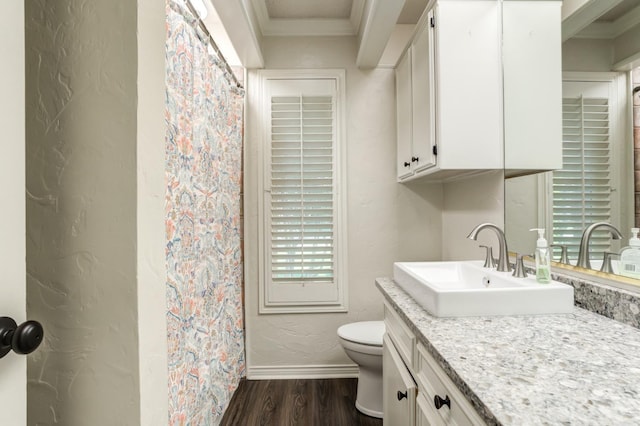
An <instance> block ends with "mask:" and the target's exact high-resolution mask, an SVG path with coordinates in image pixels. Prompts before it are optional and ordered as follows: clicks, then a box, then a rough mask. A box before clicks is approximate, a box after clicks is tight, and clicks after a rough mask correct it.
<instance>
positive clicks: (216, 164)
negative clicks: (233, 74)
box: [165, 0, 245, 425]
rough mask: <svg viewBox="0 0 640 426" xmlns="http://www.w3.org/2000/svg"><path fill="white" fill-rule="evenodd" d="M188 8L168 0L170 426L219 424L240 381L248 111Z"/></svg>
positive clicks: (167, 231) (168, 323) (242, 94)
mask: <svg viewBox="0 0 640 426" xmlns="http://www.w3.org/2000/svg"><path fill="white" fill-rule="evenodd" d="M222 61H223V59H222V58H219V57H218V56H217V55H216V54H215V53H214V50H213V49H212V48H211V45H210V44H209V43H208V41H207V36H206V35H204V34H202V33H201V30H199V29H198V27H197V25H196V22H195V19H194V17H193V16H192V15H191V13H190V12H189V10H188V9H187V8H186V6H185V4H184V1H180V0H167V42H166V103H167V106H166V125H167V131H166V141H165V143H166V184H167V189H166V237H167V239H166V256H167V304H168V306H167V328H168V351H169V354H168V360H169V366H168V368H169V424H170V425H215V424H218V423H219V422H220V420H221V418H222V414H223V412H224V410H225V408H226V406H227V404H228V402H229V400H230V398H231V395H232V393H233V391H234V390H235V388H236V387H237V385H238V382H239V380H240V378H241V377H242V376H244V369H245V359H244V337H243V313H242V309H243V308H242V250H241V235H240V233H241V225H240V222H241V221H240V219H241V218H240V198H241V183H242V168H241V161H242V119H243V117H242V114H243V113H242V106H243V97H244V92H243V90H242V89H241V88H239V87H237V86H236V85H235V84H234V83H233V81H232V79H231V78H230V75H228V74H227V73H226V71H225V67H224V63H223V62H222Z"/></svg>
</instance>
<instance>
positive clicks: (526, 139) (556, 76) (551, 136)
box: [502, 1, 562, 176]
mask: <svg viewBox="0 0 640 426" xmlns="http://www.w3.org/2000/svg"><path fill="white" fill-rule="evenodd" d="M561 6H562V3H561V2H550V1H547V2H504V3H503V6H502V13H503V22H504V24H503V52H504V53H503V58H504V59H503V63H504V65H503V67H504V142H505V149H504V156H505V160H504V161H505V166H504V167H505V169H506V173H507V175H508V176H509V175H518V174H527V173H531V172H537V171H540V170H552V169H561V168H562V52H561V49H562V44H561V42H560V40H561V39H562V35H561V33H562V23H561Z"/></svg>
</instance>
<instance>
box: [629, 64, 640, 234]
mask: <svg viewBox="0 0 640 426" xmlns="http://www.w3.org/2000/svg"><path fill="white" fill-rule="evenodd" d="M631 78H632V81H633V148H634V149H633V157H634V162H633V176H634V179H633V180H634V185H633V193H634V195H635V197H634V199H635V209H634V213H635V214H634V217H635V219H634V223H635V226H636V228H638V227H640V68H636V69H634V70H633V72H632V73H631Z"/></svg>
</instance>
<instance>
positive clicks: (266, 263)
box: [261, 71, 346, 313]
mask: <svg viewBox="0 0 640 426" xmlns="http://www.w3.org/2000/svg"><path fill="white" fill-rule="evenodd" d="M275 73H277V74H279V73H278V72H275ZM265 74H266V75H272V74H271V73H270V72H266V71H265ZM303 74H306V73H303ZM341 83H342V82H341V80H340V79H339V78H338V77H336V76H333V77H331V78H326V77H324V78H317V77H315V78H314V77H313V76H309V77H307V76H304V75H303V76H299V75H298V76H295V77H294V76H292V78H281V77H278V78H276V77H272V78H265V80H264V87H263V94H264V96H263V108H264V118H265V126H264V136H265V149H264V152H263V157H264V160H265V164H264V171H265V173H264V182H263V202H262V214H263V219H264V227H263V232H262V234H263V235H262V237H263V238H262V249H263V256H261V257H262V275H263V288H262V290H263V292H262V294H263V303H262V306H261V310H262V312H278V313H282V312H316V311H324V312H327V311H333V312H335V311H344V310H345V309H346V300H345V295H346V292H345V288H344V287H346V283H345V282H344V278H343V277H344V271H343V269H344V262H343V260H342V258H341V257H342V256H343V255H344V247H343V243H342V242H343V241H344V236H343V232H344V230H343V227H344V220H343V215H344V205H343V201H342V194H343V193H344V191H343V190H342V188H343V187H344V183H343V182H342V178H343V173H342V171H341V168H342V164H341V159H342V153H341V151H342V147H341V144H340V142H341V139H342V138H341V130H340V127H339V126H340V124H341V120H340V114H339V111H340V102H339V101H340V98H341V96H340V92H339V89H340V87H342V84H341Z"/></svg>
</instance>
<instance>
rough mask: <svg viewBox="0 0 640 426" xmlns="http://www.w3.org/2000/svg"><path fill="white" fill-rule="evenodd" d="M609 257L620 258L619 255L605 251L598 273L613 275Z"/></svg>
mask: <svg viewBox="0 0 640 426" xmlns="http://www.w3.org/2000/svg"><path fill="white" fill-rule="evenodd" d="M611 256H620V253H615V252H612V251H605V252H604V253H603V255H602V266H601V267H600V272H606V273H608V274H613V266H612V265H611Z"/></svg>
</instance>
